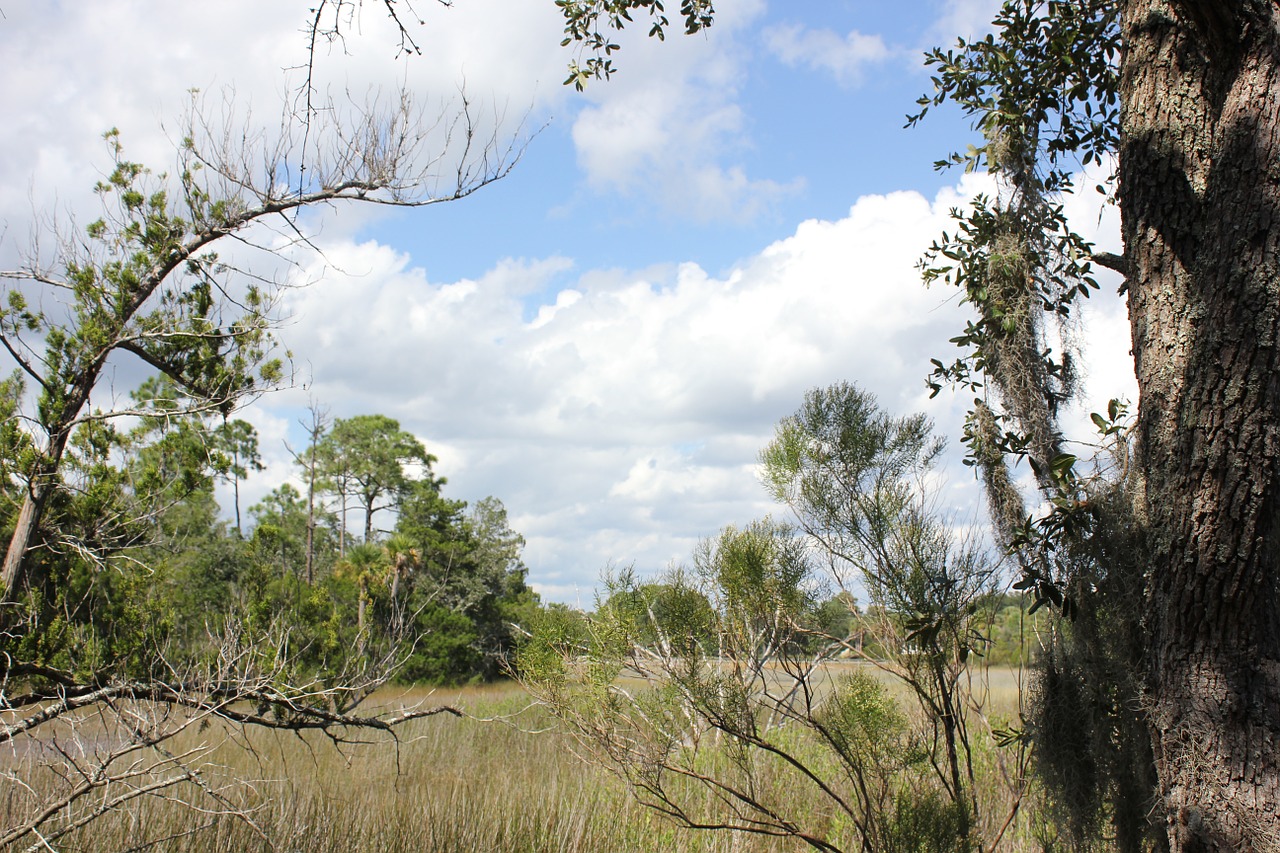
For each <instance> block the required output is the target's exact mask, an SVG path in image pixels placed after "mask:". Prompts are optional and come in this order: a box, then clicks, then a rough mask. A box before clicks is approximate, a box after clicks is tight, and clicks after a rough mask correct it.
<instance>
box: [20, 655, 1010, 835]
mask: <svg viewBox="0 0 1280 853" xmlns="http://www.w3.org/2000/svg"><path fill="white" fill-rule="evenodd" d="M983 684H984V689H985V691H986V695H988V697H989V704H990V706H991V707H995V708H997V709H998V710H997V713H996V717H997V718H1004V719H1008V718H1013V719H1016V714H1017V697H1018V692H1017V691H1018V685H1017V682H1016V679H1015V675H1014V674H1013V673H1012V672H1010V671H999V670H997V671H993V672H992V673H991V674H990V675H989V676H988V677H987V678H986V680H985V681H984V683H983ZM377 698H378V700H379V701H381V702H385V703H387V704H401V703H404V702H410V703H412V702H416V701H425V702H427V703H449V704H454V705H457V706H460V707H462V708H464V709H466V710H467V712H468V713H470V714H473V715H474V716H476V717H481V718H486V719H485V720H477V719H455V718H452V717H432V718H429V719H424V720H419V721H417V722H415V723H413V724H412V726H411V727H409V728H408V729H406V730H402V731H401V732H400V734H399V738H398V740H392V739H391V738H389V737H380V738H376V739H374V742H370V743H361V744H334V743H331V742H329V741H328V740H326V739H325V738H323V737H320V736H315V735H308V736H303V737H299V736H296V735H290V734H284V733H278V732H266V731H252V732H243V731H239V730H233V729H229V728H221V729H220V728H219V727H218V726H216V725H213V726H209V727H206V728H204V729H203V730H202V731H191V732H188V733H184V735H183V736H182V737H183V738H185V739H187V741H186V742H185V743H182V744H176V745H175V746H174V748H182V747H187V748H190V747H191V746H195V745H197V744H204V745H207V746H209V747H211V748H212V751H213V755H214V757H215V760H216V763H217V764H218V765H219V767H220V769H219V770H217V771H216V772H217V773H220V774H222V775H223V777H224V778H222V779H219V780H213V779H210V782H211V783H213V782H218V783H220V782H226V781H229V780H232V779H239V780H243V782H242V783H241V784H239V785H238V786H236V787H235V788H234V789H231V790H232V791H233V792H234V796H233V798H232V801H233V802H234V803H235V804H236V805H238V806H239V807H241V808H243V809H244V812H245V813H244V814H243V815H236V814H232V813H231V810H230V809H227V808H219V807H217V806H216V804H214V803H210V802H209V801H208V800H207V798H203V797H201V796H199V795H198V792H197V791H195V790H194V789H190V788H189V789H184V790H173V791H170V792H169V795H168V796H167V797H165V798H159V797H152V798H144V799H141V800H138V801H136V802H135V803H133V804H130V806H129V807H127V808H124V809H120V810H118V811H117V812H115V813H113V814H111V815H109V816H107V817H105V818H103V819H101V820H99V821H97V822H96V823H95V824H93V825H92V826H90V827H88V828H86V829H85V830H83V831H82V832H81V833H79V834H78V835H76V836H72V837H69V838H67V839H63V842H62V843H60V844H59V845H58V849H61V850H68V851H72V850H86V851H89V850H91V851H99V850H154V851H193V853H214V851H219V853H220V852H221V851H227V852H228V853H230V852H231V851H236V853H239V851H255V850H263V851H267V850H270V851H299V853H312V851H315V853H330V851H332V853H339V851H341V853H348V851H360V850H378V851H468V852H469V851H481V850H483V851H488V850H503V851H505V850H511V851H565V852H566V853H568V851H610V853H615V852H616V851H630V850H636V851H640V850H664V851H666V850H671V851H706V852H707V853H720V851H724V852H725V853H728V851H764V850H795V849H800V848H799V847H798V846H797V845H796V844H795V843H794V842H779V841H774V840H771V839H764V838H758V837H751V836H742V835H735V834H725V833H710V832H702V833H699V832H691V831H688V830H681V829H677V828H675V827H673V826H671V825H670V824H668V823H666V822H664V821H663V820H662V819H661V818H660V817H658V816H657V815H655V814H653V813H652V812H650V811H648V810H646V809H644V808H643V807H642V806H640V805H638V804H637V803H636V802H635V801H634V800H632V799H631V797H630V796H629V794H628V793H627V792H626V790H625V788H624V787H623V786H622V784H621V783H620V782H619V781H618V780H616V779H614V778H613V777H612V776H610V775H609V774H608V773H606V772H605V771H604V770H602V769H600V768H597V767H591V766H587V765H584V764H583V763H581V762H580V761H579V760H578V759H577V758H576V757H575V755H574V754H573V752H572V749H571V744H570V742H569V741H567V740H566V739H565V738H564V737H563V736H561V735H559V734H556V733H554V732H553V731H550V730H549V724H548V720H547V719H546V717H545V716H544V715H543V713H542V712H541V711H539V710H538V709H529V708H527V699H526V697H525V695H524V693H523V692H522V691H521V690H520V689H519V688H518V687H516V686H513V685H509V684H507V685H495V686H490V687H484V688H470V689H465V690H441V691H437V692H434V693H428V692H426V691H422V690H416V691H412V690H411V691H394V692H393V691H388V692H387V693H384V694H383V695H381V696H379V697H377ZM9 758H10V760H14V756H10V757H9ZM980 759H981V761H980V764H981V766H980V768H979V772H980V775H982V776H983V777H984V779H985V781H984V782H983V784H989V785H990V786H991V788H992V791H991V796H990V797H984V798H986V799H991V800H992V802H990V803H989V804H984V805H989V806H990V807H991V811H992V813H993V815H994V817H993V818H992V820H998V821H1003V819H1004V817H1005V816H1006V814H1007V810H1008V809H1007V803H1004V802H1003V801H1004V800H1007V799H1008V795H1007V794H1001V793H999V791H1001V790H1004V788H1005V787H1006V786H1004V785H1003V783H1001V782H1000V781H999V776H1000V774H1001V772H1002V769H1001V766H1000V765H1001V757H1000V756H999V755H998V754H997V753H996V752H995V751H993V750H986V751H985V752H984V753H981V754H980ZM0 801H2V798H0ZM997 801H1000V802H997ZM1010 802H1011V801H1010ZM193 806H194V808H193ZM796 806H797V808H798V809H799V810H800V811H801V812H802V813H805V812H807V813H809V814H810V815H814V814H820V813H822V812H823V811H824V807H823V805H822V804H821V803H820V802H817V801H814V802H800V803H797V804H796ZM997 806H1003V808H998V807H997ZM1024 808H1025V806H1024ZM1019 820H1020V821H1021V822H1022V824H1025V825H1019V824H1017V823H1015V824H1014V825H1012V826H1011V831H1010V832H1008V833H1006V838H1005V842H1004V843H1002V844H1001V847H1000V849H1004V850H1020V849H1034V847H1032V846H1029V842H1028V839H1029V838H1030V837H1031V833H1033V832H1034V827H1032V826H1031V820H1032V818H1029V817H1020V818H1019ZM988 829H989V828H988ZM988 837H990V836H988Z"/></svg>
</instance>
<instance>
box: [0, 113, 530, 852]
mask: <svg viewBox="0 0 1280 853" xmlns="http://www.w3.org/2000/svg"><path fill="white" fill-rule="evenodd" d="M331 106H332V107H333V108H332V109H327V110H325V111H324V112H323V113H317V114H316V115H312V116H306V117H298V116H289V115H288V114H287V113H286V116H285V120H284V124H283V125H282V127H281V128H280V135H279V138H278V139H277V140H272V139H270V138H268V137H267V136H266V135H265V134H255V133H253V132H250V131H244V132H243V133H239V132H237V131H236V130H235V129H234V128H211V127H209V125H208V124H207V123H206V122H205V119H204V118H203V116H202V115H201V113H200V101H199V99H198V98H193V103H192V109H191V112H190V113H189V115H188V116H187V118H186V122H185V124H184V135H183V137H182V139H181V141H180V143H179V149H178V161H179V162H178V170H177V172H176V174H173V175H168V174H164V173H156V172H152V171H150V170H148V169H147V168H146V167H145V166H143V165H142V164H139V163H135V162H132V161H130V160H128V159H126V158H125V156H124V149H123V146H122V144H121V142H120V139H119V134H118V133H117V132H115V131H111V132H109V133H108V134H106V139H107V143H108V148H109V152H110V156H111V161H112V164H111V167H110V168H109V173H108V176H107V177H106V179H104V180H103V181H101V182H100V183H99V184H98V185H97V186H96V188H95V189H96V192H97V196H98V199H99V201H100V204H101V208H102V210H101V216H100V217H98V218H96V219H95V220H94V221H93V222H91V223H90V224H89V225H88V226H87V227H86V228H84V229H83V230H82V231H81V230H80V229H76V233H72V232H61V233H55V234H53V238H54V239H53V240H52V241H45V242H44V245H46V246H47V245H49V244H50V243H51V244H52V245H54V246H55V247H56V249H55V251H54V254H52V255H51V256H41V255H40V254H39V251H38V250H39V248H40V245H41V243H36V244H35V246H36V249H35V251H34V252H33V254H32V256H31V257H29V258H28V259H27V260H26V261H25V263H24V266H23V267H22V268H21V269H18V270H9V271H0V282H3V290H4V294H3V297H2V299H0V302H2V303H3V306H4V307H3V309H2V310H0V343H2V344H3V345H4V347H5V349H6V350H7V352H8V353H9V355H10V356H11V357H12V358H13V359H14V361H15V362H16V363H17V365H18V367H19V373H18V374H15V375H14V376H13V377H11V378H10V379H8V380H7V381H5V382H4V383H0V414H3V415H4V425H3V427H2V428H0V454H2V456H3V459H2V460H0V471H2V473H3V475H4V477H3V482H2V483H0V493H2V494H3V501H0V510H2V511H3V520H4V522H5V528H6V530H8V531H9V532H10V533H11V539H10V544H9V548H8V550H7V552H6V557H5V561H4V567H3V585H2V586H0V745H4V746H6V747H12V749H13V751H14V753H15V754H25V753H27V752H33V753H38V754H41V755H45V756H47V759H48V762H47V763H48V765H49V766H48V767H47V768H44V769H40V768H35V769H32V768H30V767H28V768H27V769H28V770H31V772H32V773H35V774H47V775H49V776H50V778H53V779H54V780H55V783H54V784H52V785H47V786H43V787H42V788H41V789H40V790H41V793H40V794H39V795H38V796H34V797H31V798H26V799H24V800H23V803H24V805H23V808H22V809H21V811H17V812H14V813H12V814H10V815H9V825H8V826H6V827H5V828H4V830H3V831H0V843H4V844H9V843H18V842H21V843H24V844H25V843H30V842H31V840H32V839H39V842H40V843H41V844H43V845H45V846H48V845H49V844H51V843H53V842H55V841H57V839H59V838H61V837H62V836H64V835H65V834H67V833H69V832H73V831H75V830H76V829H77V828H79V827H80V826H83V825H86V824H88V823H90V822H92V821H93V820H95V819H97V818H98V817H100V816H101V815H102V814H103V813H104V812H106V811H110V810H111V809H113V808H117V807H119V806H121V805H122V804H124V803H128V802H130V801H131V800H134V799H136V798H142V797H148V796H165V795H166V792H168V791H170V790H171V789H173V788H174V787H175V786H182V785H185V784H187V783H192V784H194V785H195V787H196V788H197V789H198V790H199V791H200V794H199V795H198V797H199V798H200V799H199V802H198V803H197V807H199V808H207V809H214V810H219V809H224V808H229V807H228V806H227V804H226V803H225V802H224V801H223V800H221V799H220V794H219V793H218V792H217V791H216V790H215V789H213V788H210V787H208V786H202V785H201V782H200V780H201V778H202V774H203V773H204V772H205V771H206V770H208V769H209V767H208V765H207V760H208V759H207V751H206V750H204V749H199V748H197V749H194V750H191V751H189V752H187V753H184V754H177V753H173V752H171V751H169V750H168V748H167V747H166V744H167V743H169V742H170V741H171V740H172V739H173V738H175V737H177V736H178V735H179V734H180V733H181V732H182V731H184V730H185V729H186V728H187V727H188V726H192V725H199V724H201V722H208V721H209V720H211V719H221V720H226V721H229V722H231V723H232V724H233V725H236V726H242V727H256V726H261V727H266V728H276V729H284V730H290V731H301V730H307V729H315V730H319V731H322V732H326V733H327V734H328V736H329V737H331V738H332V739H334V740H335V741H341V740H343V739H345V738H347V737H348V736H350V733H351V732H357V731H361V730H368V729H382V730H391V729H392V728H394V727H395V726H397V725H402V724H403V723H405V722H407V721H409V720H411V719H415V718H417V717H419V716H424V715H429V714H434V713H440V712H442V711H444V712H448V711H449V710H451V709H435V708H417V709H399V710H394V711H386V712H375V713H371V714H369V715H368V716H365V715H362V714H361V713H359V712H358V711H357V709H358V708H359V706H360V704H361V702H363V700H364V699H365V698H366V697H367V696H368V695H369V693H370V692H371V691H372V690H373V689H375V688H376V687H377V686H379V685H380V684H382V683H384V682H385V681H386V680H387V679H388V678H390V677H391V676H392V675H393V674H394V673H395V671H396V669H397V667H398V666H399V665H400V664H401V663H402V662H403V659H404V656H405V648H406V644H405V637H406V635H405V632H404V629H405V625H404V623H403V622H402V621H397V620H395V619H391V618H388V617H387V615H386V614H380V615H381V616H382V619H381V621H380V623H379V625H378V629H379V630H377V631H374V630H373V629H372V627H370V629H369V630H367V631H366V630H360V620H359V618H358V617H357V618H355V619H353V618H352V616H353V614H356V613H358V611H359V609H360V608H362V607H364V606H366V605H367V604H369V603H370V601H371V600H373V599H374V598H376V594H377V593H378V592H380V590H379V589H377V588H376V587H374V586H373V585H371V584H369V583H365V584H363V586H362V585H361V584H360V583H359V582H358V579H357V581H348V580H345V579H343V578H342V577H338V576H335V575H329V576H327V577H325V578H323V579H322V580H321V581H320V582H319V583H316V584H307V583H305V582H304V581H302V580H299V578H298V577H297V576H296V575H297V572H296V571H292V570H291V569H292V566H293V565H295V564H296V563H297V553H298V552H297V549H296V548H295V547H294V543H293V542H292V541H291V537H292V536H293V534H294V533H295V532H296V525H294V524H293V523H292V521H291V520H290V513H291V512H293V510H295V509H296V508H297V504H298V500H297V498H298V495H297V493H296V492H289V491H288V490H286V489H284V488H282V489H281V490H279V491H278V492H277V493H276V494H275V495H273V496H272V499H270V500H268V501H267V502H265V503H264V504H263V505H262V506H261V507H260V508H259V511H258V513H257V515H258V517H259V518H260V520H263V521H267V520H268V518H269V521H270V523H269V524H263V525H261V526H262V528H263V529H262V530H261V531H258V532H257V533H258V534H259V535H256V536H255V537H254V538H253V539H251V540H250V541H249V542H248V543H246V542H244V541H243V539H242V538H241V536H240V535H239V532H238V527H239V519H238V517H237V531H236V532H234V533H232V532H231V531H228V530H227V529H226V525H225V524H223V523H221V522H219V521H218V520H217V517H218V510H217V507H216V503H215V501H214V500H213V486H214V482H215V480H216V479H218V478H225V479H229V480H230V481H232V483H233V484H236V483H238V481H239V480H240V479H241V478H243V477H245V476H247V474H248V472H249V471H250V470H252V469H253V468H254V467H255V465H256V453H257V451H256V436H255V435H254V434H253V431H252V428H251V427H249V426H248V425H247V424H245V423H244V422H242V421H236V420H233V419H231V417H230V416H231V415H232V413H233V412H234V411H235V409H236V408H237V407H238V406H240V405H242V404H243V403H244V402H246V401H247V400H250V399H252V398H253V397H254V396H255V395H257V394H259V393H262V392H263V391H266V390H269V389H271V388H272V387H275V386H276V385H278V384H280V383H281V382H284V381H287V379H288V376H287V370H286V368H285V362H286V360H287V358H288V354H287V353H281V352H279V351H278V350H277V348H276V343H275V328H274V322H275V320H274V316H273V311H274V306H275V303H276V299H277V296H278V287H279V285H278V284H276V283H273V280H272V278H271V277H269V276H265V275H263V274H262V273H261V271H258V272H256V273H255V271H254V270H253V268H252V267H253V264H254V262H255V256H254V252H255V251H262V252H266V253H267V255H268V256H267V257H266V259H265V260H267V261H268V262H270V263H272V264H274V263H276V262H277V261H278V260H279V259H280V256H277V255H275V254H272V251H271V249H269V248H262V247H270V246H272V245H276V246H283V247H285V248H284V249H280V250H279V251H280V252H281V253H283V252H285V251H287V247H289V246H292V245H296V243H297V240H299V239H300V240H302V241H304V242H305V241H306V239H307V236H306V235H305V234H304V233H302V232H300V231H299V225H298V223H297V222H296V221H295V218H294V216H295V214H296V212H297V211H298V210H300V209H302V208H305V207H308V206H313V205H319V204H323V203H334V202H340V201H346V200H349V201H363V202H366V203H382V204H391V205H403V206H417V205H424V204H433V203H437V202H442V201H448V200H453V199H458V198H462V197H464V196H465V195H468V194H469V193H471V192H473V191H475V190H476V189H478V188H480V187H481V186H484V185H485V184H487V183H489V182H491V181H493V180H496V179H497V178H499V177H501V176H502V175H503V174H505V173H506V172H507V171H508V170H509V169H510V167H511V164H512V161H513V159H514V155H513V153H512V151H511V150H510V149H508V150H507V151H506V152H505V153H504V152H503V151H501V150H500V149H496V148H495V147H494V146H493V145H492V143H491V142H490V143H489V144H486V143H485V142H484V141H483V140H478V139H475V138H474V130H473V126H472V125H471V123H470V121H469V117H468V116H467V114H466V111H465V108H464V110H463V112H462V113H461V114H460V116H459V117H457V118H456V120H454V121H453V122H449V121H448V120H446V121H445V129H446V134H445V137H446V138H445V139H444V141H443V149H442V150H435V151H429V150H427V148H428V146H429V145H434V144H435V142H437V141H439V139H440V137H439V135H438V134H436V135H431V134H428V133H427V131H426V130H425V129H424V125H423V123H422V118H423V117H422V116H421V115H420V113H419V111H418V110H417V109H416V108H415V107H414V106H413V103H412V100H411V99H410V98H409V96H408V95H407V94H404V95H403V96H402V97H399V98H397V99H395V100H394V102H393V103H392V104H391V106H390V108H389V109H385V110H384V109H382V108H381V107H380V106H379V104H378V102H377V99H374V100H373V101H371V106H370V107H369V109H368V110H364V111H362V110H361V109H359V108H352V109H346V108H341V107H340V105H331ZM295 121H304V123H305V124H306V125H307V128H308V133H307V134H306V135H305V141H304V143H303V144H304V146H306V150H305V151H299V150H297V149H296V148H294V141H295V140H296V139H297V138H298V137H297V135H295V130H296V129H297V128H296V127H295V126H294V124H293V122H295ZM437 127H439V125H438V124H437ZM235 140H239V145H240V146H242V147H238V145H237V143H236V142H235ZM454 146H457V147H458V148H459V149H461V150H456V151H454V152H453V154H452V155H451V154H450V149H451V148H453V147H454ZM449 156H453V157H454V159H455V160H456V161H457V162H456V163H455V164H454V165H455V166H456V171H451V176H452V177H451V178H449V179H442V178H441V177H440V175H438V174H437V173H436V172H435V166H434V165H433V164H435V163H438V162H439V160H440V158H442V157H449ZM300 161H303V162H306V163H307V171H306V173H305V175H303V174H301V173H299V172H297V170H296V169H295V168H294V167H293V166H292V164H296V163H298V162H300ZM455 180H456V183H452V181H455ZM273 229H279V231H280V232H281V233H284V234H287V235H288V236H287V238H286V239H284V240H276V239H274V238H273V235H272V230H273ZM256 260H263V259H262V258H261V257H258V258H256ZM285 260H287V258H286V259H285ZM281 281H283V279H281ZM117 367H125V368H127V369H126V370H122V371H120V375H130V372H129V371H136V370H137V369H138V368H139V367H140V368H141V369H142V371H143V372H144V374H145V375H149V376H150V377H151V378H149V379H147V380H146V381H144V382H143V383H142V384H141V385H140V386H139V387H138V388H137V389H136V391H135V392H134V393H133V394H132V395H131V396H130V397H128V398H127V401H126V398H125V396H124V395H123V394H117V393H116V392H115V391H114V390H113V389H112V388H110V387H107V378H109V377H110V376H112V375H113V372H114V371H115V369H116V368H117ZM27 388H29V389H30V393H27ZM237 504H238V500H237ZM370 505H371V506H372V503H371V504H370ZM237 516H238V505H237ZM277 522H278V523H277ZM271 525H275V529H274V530H272V529H270V526H271ZM291 525H292V527H291ZM375 547H376V546H375ZM366 580H367V579H366ZM72 744H75V745H78V746H75V747H74V748H66V745H72ZM33 781H35V780H34V777H30V778H28V777H24V776H22V775H21V774H19V775H17V776H15V777H13V782H14V784H15V785H18V786H27V788H26V790H29V791H32V790H35V789H34V788H32V787H30V786H31V784H32V782H33ZM100 791H113V792H115V793H113V794H112V795H111V797H112V798H109V799H95V797H96V796H97V793H98V792H100ZM240 816H241V817H242V819H245V820H248V821H250V822H251V821H252V818H251V817H249V816H248V814H247V813H240ZM138 840H139V841H140V842H142V843H147V839H138Z"/></svg>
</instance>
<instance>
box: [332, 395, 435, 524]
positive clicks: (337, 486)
mask: <svg viewBox="0 0 1280 853" xmlns="http://www.w3.org/2000/svg"><path fill="white" fill-rule="evenodd" d="M316 453H317V456H318V458H319V459H320V460H321V471H322V472H323V473H324V475H325V476H326V477H327V478H328V480H329V481H330V482H331V483H332V484H333V488H334V490H335V491H337V492H338V494H339V496H340V499H341V500H342V506H343V515H344V518H345V513H346V504H347V499H348V498H353V499H354V500H355V501H356V504H357V505H358V506H359V507H360V508H361V509H362V510H364V541H365V542H366V543H371V542H373V541H374V535H375V530H374V526H373V517H374V514H375V513H378V512H381V511H382V510H386V509H394V508H397V507H399V505H400V503H401V501H403V500H404V498H405V496H406V495H407V494H408V493H409V491H410V489H411V488H412V484H413V483H415V482H426V483H432V484H435V485H436V486H437V487H438V486H439V484H441V483H443V480H437V479H436V478H435V475H434V473H433V472H432V470H431V466H432V465H433V464H434V463H435V461H436V458H435V457H434V456H432V455H431V454H430V453H428V452H427V449H426V448H425V447H423V446H422V442H420V441H418V439H417V438H415V437H414V436H413V435H412V434H410V433H407V432H405V431H404V430H402V429H400V424H399V422H398V421H395V420H393V419H392V418H388V417H386V416H385V415H358V416H357V417H354V418H348V419H345V420H344V419H341V418H339V419H338V420H336V421H334V424H333V428H332V429H331V430H329V432H328V434H327V435H325V436H324V438H323V439H321V441H320V443H319V445H318V447H317V451H316ZM343 532H344V534H345V524H344V531H343Z"/></svg>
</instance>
